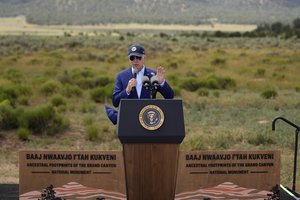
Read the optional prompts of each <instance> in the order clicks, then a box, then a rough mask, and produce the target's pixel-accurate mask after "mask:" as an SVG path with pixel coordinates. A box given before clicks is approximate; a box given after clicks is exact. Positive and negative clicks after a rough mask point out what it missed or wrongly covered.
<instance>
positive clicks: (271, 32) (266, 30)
mask: <svg viewBox="0 0 300 200" xmlns="http://www.w3.org/2000/svg"><path fill="white" fill-rule="evenodd" d="M214 36H215V37H281V38H283V39H288V38H291V37H297V38H300V18H296V19H295V20H293V22H292V24H284V23H282V22H274V23H271V24H268V23H263V24H260V25H258V26H257V28H256V29H255V30H254V31H250V32H245V33H241V32H231V33H228V32H222V31H216V32H214Z"/></svg>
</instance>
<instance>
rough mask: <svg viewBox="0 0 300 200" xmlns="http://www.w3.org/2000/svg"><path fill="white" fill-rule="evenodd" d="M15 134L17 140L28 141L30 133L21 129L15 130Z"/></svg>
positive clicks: (25, 129)
mask: <svg viewBox="0 0 300 200" xmlns="http://www.w3.org/2000/svg"><path fill="white" fill-rule="evenodd" d="M16 134H17V137H18V139H19V140H29V137H30V135H31V132H30V130H28V129H27V128H23V127H21V128H19V129H18V130H17V132H16Z"/></svg>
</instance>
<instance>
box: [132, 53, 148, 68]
mask: <svg viewBox="0 0 300 200" xmlns="http://www.w3.org/2000/svg"><path fill="white" fill-rule="evenodd" d="M145 57H146V56H145V55H142V56H130V57H129V61H130V64H131V66H132V67H133V68H134V69H136V70H137V71H138V72H139V71H140V70H141V69H142V68H143V66H144V64H145Z"/></svg>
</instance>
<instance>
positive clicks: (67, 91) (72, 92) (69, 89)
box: [61, 84, 82, 97]
mask: <svg viewBox="0 0 300 200" xmlns="http://www.w3.org/2000/svg"><path fill="white" fill-rule="evenodd" d="M61 94H62V95H64V96H66V97H73V96H81V95H82V89H81V88H80V87H78V86H77V85H70V84H66V85H64V86H63V88H62V91H61Z"/></svg>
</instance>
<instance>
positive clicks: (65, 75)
mask: <svg viewBox="0 0 300 200" xmlns="http://www.w3.org/2000/svg"><path fill="white" fill-rule="evenodd" d="M59 81H60V82H61V83H62V84H66V83H69V84H71V83H72V81H73V79H72V77H71V75H70V73H69V71H68V70H65V71H64V72H63V74H61V75H60V76H59Z"/></svg>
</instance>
